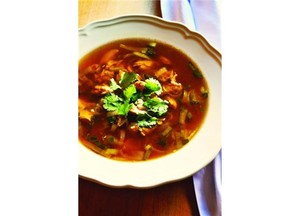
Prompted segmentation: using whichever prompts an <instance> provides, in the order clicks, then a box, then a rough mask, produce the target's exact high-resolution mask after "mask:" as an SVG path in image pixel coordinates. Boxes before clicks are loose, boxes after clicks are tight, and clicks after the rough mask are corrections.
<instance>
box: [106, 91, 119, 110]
mask: <svg viewBox="0 0 288 216" xmlns="http://www.w3.org/2000/svg"><path fill="white" fill-rule="evenodd" d="M103 101H104V104H103V108H104V109H106V110H107V111H115V110H117V109H118V107H119V106H120V105H121V104H122V103H123V102H124V101H123V99H122V98H121V97H119V96H118V95H116V94H114V93H113V92H112V93H109V94H107V95H106V96H105V97H104V99H103Z"/></svg>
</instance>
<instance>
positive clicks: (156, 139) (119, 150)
mask: <svg viewBox="0 0 288 216" xmlns="http://www.w3.org/2000/svg"><path fill="white" fill-rule="evenodd" d="M149 42H151V40H148V39H143V38H137V39H135V38H130V39H125V40H118V41H114V42H111V43H108V44H106V45H103V46H101V47H99V48H97V49H95V50H93V51H92V52H90V53H89V54H87V55H86V56H84V57H83V58H82V59H81V60H80V61H79V83H80V84H81V86H80V84H79V100H82V101H84V103H85V104H87V103H92V104H93V106H95V104H97V106H98V108H99V107H100V108H99V109H100V110H101V114H98V115H95V116H94V117H92V119H91V120H90V121H89V120H87V119H83V118H80V117H79V140H80V142H81V143H82V144H84V145H85V146H86V147H88V148H89V149H91V150H92V151H95V152H96V153H98V154H101V155H103V156H105V157H108V158H111V159H116V160H128V161H139V160H143V157H144V155H145V151H146V150H145V146H147V145H149V146H151V147H152V151H151V154H150V156H149V158H145V159H154V158H158V157H161V156H164V155H167V154H169V153H172V152H175V151H177V150H178V149H180V148H182V147H183V146H185V144H186V143H187V142H188V141H189V140H190V139H191V137H192V136H193V135H194V134H195V132H197V130H198V129H199V128H200V126H201V124H202V123H203V120H204V118H205V115H206V112H207V109H208V101H209V100H208V98H209V97H207V94H208V93H207V94H206V95H205V94H203V89H204V90H205V91H206V92H208V85H207V82H206V80H205V77H203V76H202V77H201V78H197V77H196V76H195V75H194V74H193V71H192V69H191V68H190V67H189V64H193V67H194V68H196V69H197V71H199V72H200V73H201V71H200V69H199V68H198V66H197V64H195V63H194V62H193V60H192V59H190V58H189V57H188V56H187V55H186V54H185V53H183V52H182V51H180V50H178V49H176V48H175V47H173V46H171V45H168V44H166V43H163V42H161V41H155V42H156V43H157V45H156V47H155V48H153V50H154V51H155V53H156V54H155V55H153V56H152V57H151V60H153V62H156V63H155V65H154V64H153V66H150V67H146V68H145V67H144V69H143V68H141V67H139V66H135V62H137V61H140V60H145V59H143V58H141V57H138V56H136V55H133V54H132V55H131V53H133V52H132V51H129V50H127V49H124V48H121V47H120V44H125V46H129V47H130V46H131V47H137V48H139V47H140V48H141V47H147V44H149ZM115 49H117V50H118V51H117V52H116V54H113V55H112V54H111V58H108V60H109V61H108V62H105V61H104V62H105V63H102V65H101V64H100V61H103V58H104V59H105V58H106V57H107V55H106V57H103V56H105V54H107V53H108V52H109V51H111V50H115ZM111 53H113V52H111ZM108 56H109V55H108ZM124 56H125V58H124ZM127 56H128V57H127ZM123 58H124V60H123V62H122V61H121V64H120V63H119V64H118V63H117V64H115V65H114V66H111V67H108V71H109V70H112V69H113V70H114V71H113V73H115V74H116V73H118V69H117V67H122V69H123V67H124V69H125V70H126V71H129V70H131V71H133V72H135V73H137V74H139V75H140V76H141V77H142V79H143V77H147V76H152V77H154V78H155V74H156V72H157V71H158V70H159V69H160V68H162V67H165V68H166V69H167V70H168V71H173V73H176V74H177V76H176V82H177V83H180V84H181V85H182V91H181V94H178V95H176V96H174V95H172V96H171V94H169V93H170V92H169V91H168V93H166V92H164V93H162V94H161V95H160V96H159V97H163V99H165V100H166V98H168V97H170V98H171V97H172V99H173V100H174V101H176V102H177V108H173V107H171V106H170V105H171V104H170V105H169V108H168V112H167V114H165V116H164V117H163V118H161V119H162V120H163V121H161V122H160V123H161V125H156V126H154V127H152V129H151V128H148V129H147V130H149V133H148V134H145V135H143V134H141V133H140V131H136V132H135V131H132V130H130V129H129V128H131V123H130V122H129V121H128V123H127V122H126V123H125V124H123V125H122V126H121V127H117V128H116V129H115V128H114V129H111V128H112V124H111V123H109V121H108V120H107V112H106V111H103V108H102V102H101V100H102V98H103V96H104V95H99V94H96V95H95V94H91V89H93V87H94V86H95V85H96V86H97V85H101V84H103V82H104V83H106V84H108V81H107V80H108V79H104V81H103V82H102V81H101V79H100V80H99V79H98V78H97V76H96V75H95V74H93V73H89V74H87V68H88V67H89V66H91V65H93V64H96V65H97V67H98V69H97V72H95V73H100V72H99V71H103V70H104V69H103V68H104V67H105V66H106V68H107V65H108V64H109V62H110V63H111V62H113V61H114V62H118V61H119V62H120V60H121V59H123ZM126 61H127V62H126ZM115 71H116V72H115ZM85 74H86V75H85ZM201 74H202V73H201ZM83 77H84V78H85V80H87V79H88V80H90V81H89V82H86V81H83V80H84V79H83ZM95 77H96V78H95ZM113 77H116V75H113ZM101 78H102V77H101ZM86 83H90V84H89V85H90V87H87V86H86ZM160 83H161V84H162V86H165V85H166V84H169V83H172V81H171V80H168V81H164V82H160ZM201 88H202V90H201ZM184 92H185V93H184ZM185 95H188V97H185ZM192 95H194V97H193V100H192ZM187 98H188V101H187ZM101 108H102V109H101ZM85 109H86V108H85ZM87 110H88V109H87ZM183 110H186V111H187V113H188V115H186V119H185V124H181V123H179V116H180V113H181V112H182V111H183ZM79 112H80V108H79ZM191 116H192V117H191ZM169 127H171V128H173V129H172V130H170V131H169V132H168V135H165V136H163V133H164V130H165V129H167V128H169ZM145 129H146V128H145ZM145 129H144V130H145ZM123 131H125V132H124V133H125V139H124V141H123V142H122V141H121V142H120V143H118V141H117V140H119V139H121V138H120V137H121V133H123ZM87 136H90V137H91V136H92V137H94V138H96V139H97V144H98V145H97V144H96V145H95V142H90V141H89V140H87ZM109 139H110V141H109ZM107 140H108V141H107ZM115 140H116V141H117V142H115ZM99 143H100V144H99ZM107 149H113V150H112V153H111V152H109V151H107ZM115 149H116V151H114V150H115ZM115 152H116V153H115Z"/></svg>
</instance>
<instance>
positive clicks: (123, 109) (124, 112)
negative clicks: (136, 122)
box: [117, 100, 132, 116]
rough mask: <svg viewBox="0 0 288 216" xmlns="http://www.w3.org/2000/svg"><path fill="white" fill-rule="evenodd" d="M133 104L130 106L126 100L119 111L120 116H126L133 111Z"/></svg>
mask: <svg viewBox="0 0 288 216" xmlns="http://www.w3.org/2000/svg"><path fill="white" fill-rule="evenodd" d="M131 106H132V104H129V100H125V101H124V103H123V104H121V105H120V106H119V107H118V108H117V109H118V115H123V116H126V115H127V114H128V112H129V110H130V109H131Z"/></svg>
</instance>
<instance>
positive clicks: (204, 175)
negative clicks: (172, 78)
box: [161, 0, 222, 216]
mask: <svg viewBox="0 0 288 216" xmlns="http://www.w3.org/2000/svg"><path fill="white" fill-rule="evenodd" d="M219 6H220V1H217V0H161V12H162V17H163V18H164V19H167V20H171V21H178V22H182V23H183V24H185V25H186V26H187V27H188V28H190V29H191V30H194V31H197V32H199V33H200V34H202V35H203V36H205V37H206V38H207V39H208V41H209V42H210V43H211V45H212V46H214V47H215V48H216V49H218V50H220V48H221V40H220V38H221V35H220V11H219V10H220V8H219ZM221 174H222V151H220V152H219V153H218V155H217V156H216V158H215V159H214V160H213V161H212V162H211V163H209V164H208V165H207V166H205V167H204V168H202V169H201V170H200V171H198V172H197V173H195V174H194V175H193V181H194V187H195V194H196V199H197V205H198V209H199V213H200V215H201V216H220V215H221V214H222V212H221V207H222V206H221V203H222V202H221V201H222V200H221V182H222V177H221Z"/></svg>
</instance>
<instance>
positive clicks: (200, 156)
mask: <svg viewBox="0 0 288 216" xmlns="http://www.w3.org/2000/svg"><path fill="white" fill-rule="evenodd" d="M131 37H134V38H135V37H139V38H150V39H151V38H152V39H156V40H160V41H164V42H166V43H169V44H171V45H173V46H174V47H177V48H179V49H180V50H182V51H183V52H184V53H186V54H187V55H189V56H190V58H191V59H193V60H194V61H195V62H196V63H197V64H198V66H199V67H200V70H201V71H202V72H203V74H204V76H205V78H206V80H207V82H208V86H209V109H208V112H207V115H206V118H205V121H204V123H203V124H202V127H201V129H200V130H199V131H198V132H197V134H196V135H195V136H194V137H193V138H192V140H191V141H190V142H189V143H187V144H186V145H185V146H184V147H183V148H181V149H180V150H178V151H177V152H175V153H172V154H170V155H168V156H164V157H161V158H158V159H153V160H150V161H149V160H148V161H143V162H124V161H123V162H122V161H116V160H111V159H108V158H105V157H103V156H100V155H98V154H96V153H94V152H92V151H90V150H88V149H87V148H86V147H84V146H83V145H82V144H80V143H79V175H80V176H81V177H84V178H87V179H90V180H94V181H97V182H99V183H102V184H104V185H108V186H113V187H137V188H147V187H153V186H156V185H159V184H163V183H167V182H171V181H176V180H180V179H183V178H185V177H188V176H190V175H192V174H194V173H195V172H197V171H199V170H200V169H201V168H203V167H204V166H206V165H207V164H208V163H209V162H211V161H212V160H213V159H214V158H215V156H216V155H217V153H218V152H219V150H220V149H221V54H220V53H219V52H218V51H217V50H216V49H215V48H214V47H213V46H211V44H209V42H207V40H206V39H205V38H204V37H203V36H202V35H201V34H199V33H197V32H193V31H191V30H189V29H188V28H187V27H185V26H184V25H182V24H180V23H177V22H171V21H165V20H163V19H161V18H159V17H155V16H150V15H126V16H120V17H115V18H111V19H108V20H101V21H95V22H92V23H90V24H88V25H86V26H85V27H83V28H81V29H79V55H80V56H79V59H80V58H81V57H82V56H84V55H85V54H87V53H89V52H90V51H92V50H93V49H95V48H96V47H98V46H100V45H103V44H105V43H107V42H110V41H114V40H116V39H123V38H131Z"/></svg>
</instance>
